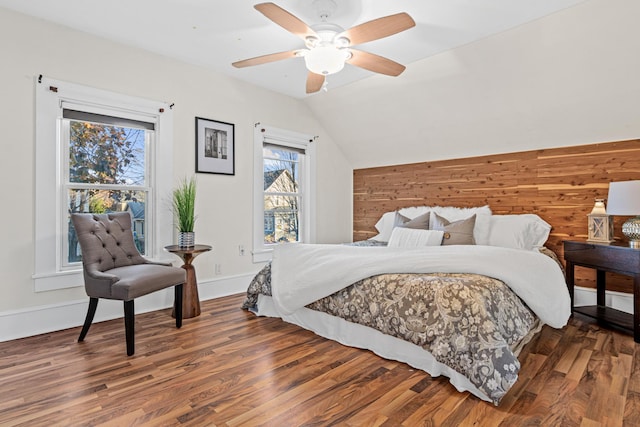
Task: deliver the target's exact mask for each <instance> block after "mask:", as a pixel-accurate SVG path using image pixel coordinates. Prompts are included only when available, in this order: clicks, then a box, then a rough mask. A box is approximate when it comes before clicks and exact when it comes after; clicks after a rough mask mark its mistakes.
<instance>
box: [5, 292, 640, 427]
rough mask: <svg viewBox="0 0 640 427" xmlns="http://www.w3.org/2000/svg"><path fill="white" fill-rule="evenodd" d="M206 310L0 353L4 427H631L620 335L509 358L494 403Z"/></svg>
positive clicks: (225, 303) (576, 323) (578, 338)
mask: <svg viewBox="0 0 640 427" xmlns="http://www.w3.org/2000/svg"><path fill="white" fill-rule="evenodd" d="M242 300H243V296H242V295H234V296H230V297H225V298H221V299H217V300H211V301H204V302H203V303H202V314H201V315H200V316H199V317H197V318H194V319H187V320H185V321H184V325H183V327H182V329H180V330H176V329H175V328H174V321H173V319H172V318H171V317H170V310H163V311H158V312H154V313H146V314H140V315H137V316H136V354H135V355H134V356H132V357H127V356H126V353H125V340H124V325H123V322H122V319H119V320H113V321H108V322H103V323H97V324H94V325H93V326H92V327H91V330H90V331H89V334H88V335H87V338H86V340H85V342H83V343H77V342H76V339H77V336H78V333H79V330H80V328H74V329H69V330H65V331H60V332H54V333H50V334H45V335H40V336H36V337H30V338H25V339H21V340H15V341H10V342H4V343H0V425H1V426H52V425H64V426H85V425H91V426H97V425H109V426H132V425H149V426H156V425H157V426H171V425H190V426H191V425H193V426H205V425H206V426H240V425H247V426H258V425H265V426H302V425H305V426H311V425H316V426H318V425H344V426H362V425H364V426H420V425H427V426H438V425H442V426H497V425H502V426H585V427H591V426H621V425H624V426H638V425H640V363H639V362H640V359H639V356H638V346H637V345H636V344H635V343H634V342H633V339H632V338H631V336H628V335H623V334H619V333H617V332H613V331H610V330H606V329H601V328H599V327H598V326H597V325H595V324H593V323H590V322H589V321H588V320H587V319H586V318H582V317H579V318H573V319H572V320H571V322H570V324H569V325H568V326H567V327H565V328H564V329H563V330H555V329H552V328H549V327H545V328H544V329H543V330H542V332H541V333H540V334H538V336H537V337H536V338H534V340H533V341H532V342H531V343H529V344H528V345H527V347H525V349H524V350H523V352H522V353H521V355H520V360H521V361H522V369H521V371H520V378H519V380H518V382H517V383H516V385H515V386H514V388H512V389H511V391H510V392H509V394H508V395H507V396H506V397H505V398H504V400H503V401H502V404H501V405H500V406H499V407H495V406H493V405H491V404H488V403H486V402H483V401H480V400H478V399H477V398H475V397H473V396H471V395H470V394H469V393H458V392H457V391H456V390H455V389H454V388H453V387H452V386H451V385H450V384H449V383H448V382H447V380H446V379H445V378H443V377H439V378H431V377H430V376H429V375H427V374H425V373H423V372H421V371H418V370H415V369H412V368H410V367H409V366H407V365H405V364H402V363H398V362H393V361H388V360H384V359H382V358H380V357H378V356H376V355H374V354H373V353H370V352H368V351H363V350H357V349H351V348H348V347H344V346H342V345H340V344H338V343H336V342H332V341H328V340H325V339H323V338H320V337H318V336H316V335H314V334H313V333H311V332H308V331H305V330H302V329H300V328H299V327H297V326H294V325H290V324H287V323H284V322H282V321H280V320H279V319H270V318H258V317H255V316H254V315H253V314H251V313H247V312H246V311H244V310H241V309H240V308H239V307H240V304H241V302H242Z"/></svg>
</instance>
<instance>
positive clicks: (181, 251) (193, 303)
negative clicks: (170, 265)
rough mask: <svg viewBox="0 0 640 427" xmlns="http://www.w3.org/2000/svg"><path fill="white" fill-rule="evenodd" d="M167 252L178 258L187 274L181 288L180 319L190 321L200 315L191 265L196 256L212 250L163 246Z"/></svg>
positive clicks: (193, 270) (207, 248)
mask: <svg viewBox="0 0 640 427" xmlns="http://www.w3.org/2000/svg"><path fill="white" fill-rule="evenodd" d="M164 249H165V250H166V251H167V252H171V253H172V254H175V255H177V256H179V257H180V258H181V259H182V261H183V263H184V264H183V265H182V268H184V269H185V271H186V272H187V281H186V282H185V283H184V286H182V318H183V319H190V318H192V317H196V316H199V315H200V297H199V296H198V282H197V280H196V269H195V267H194V266H193V265H192V264H191V263H192V262H193V259H194V258H195V257H197V256H198V255H200V254H202V253H204V252H208V251H210V250H211V249H213V248H212V247H211V246H209V245H194V246H189V247H183V246H179V245H169V246H165V247H164ZM171 316H173V317H176V314H175V309H174V311H173V312H171Z"/></svg>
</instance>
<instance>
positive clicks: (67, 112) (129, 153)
mask: <svg viewBox="0 0 640 427" xmlns="http://www.w3.org/2000/svg"><path fill="white" fill-rule="evenodd" d="M62 117H63V118H62V123H61V124H62V125H61V127H60V128H61V131H62V133H61V135H60V138H61V140H62V146H63V147H62V148H63V156H62V163H63V167H62V171H63V177H62V178H63V179H62V182H64V185H63V189H62V193H63V194H62V199H63V206H64V207H65V209H66V211H67V213H68V214H72V213H76V212H91V213H106V212H118V211H128V212H129V213H130V214H131V217H132V220H133V235H134V240H135V243H136V246H137V248H138V250H139V251H140V252H141V253H142V254H145V253H147V252H148V250H147V248H146V246H147V244H148V242H149V241H148V239H146V236H145V234H144V230H145V220H146V218H148V217H149V215H148V214H147V209H146V207H147V205H148V203H147V201H148V200H150V192H151V188H150V186H149V181H150V180H149V175H150V171H149V168H148V166H149V162H148V161H147V160H146V159H147V155H148V153H149V151H150V150H151V149H152V147H153V146H154V145H155V144H154V137H155V132H154V129H155V126H154V124H153V123H148V122H141V121H135V120H131V119H124V118H122V117H118V118H116V117H113V116H107V115H103V114H91V113H85V112H82V111H77V110H72V109H68V108H64V103H63V110H62ZM62 225H63V229H62V236H68V237H67V239H63V254H66V255H64V256H63V258H62V259H63V262H62V267H69V266H74V264H75V263H78V262H80V261H81V260H82V258H81V257H82V254H81V253H80V248H79V245H78V239H77V236H76V233H75V230H74V229H73V225H72V224H71V221H70V216H68V218H67V220H66V221H63V224H62Z"/></svg>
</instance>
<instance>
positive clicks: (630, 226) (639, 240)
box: [622, 216, 640, 249]
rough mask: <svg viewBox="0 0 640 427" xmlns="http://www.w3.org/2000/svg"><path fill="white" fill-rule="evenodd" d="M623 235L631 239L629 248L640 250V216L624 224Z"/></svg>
mask: <svg viewBox="0 0 640 427" xmlns="http://www.w3.org/2000/svg"><path fill="white" fill-rule="evenodd" d="M622 234H624V235H625V236H626V237H627V239H629V246H630V247H632V248H637V249H640V216H637V217H635V218H630V219H628V220H626V221H625V223H624V224H622Z"/></svg>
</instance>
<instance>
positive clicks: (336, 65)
mask: <svg viewBox="0 0 640 427" xmlns="http://www.w3.org/2000/svg"><path fill="white" fill-rule="evenodd" d="M346 53H347V54H348V52H346ZM347 56H348V55H345V51H344V50H342V49H338V48H336V47H335V46H318V47H316V48H314V49H311V50H310V51H309V52H307V54H306V55H305V56H304V62H305V64H306V66H307V69H308V70H309V71H311V72H312V73H315V74H321V75H324V76H327V75H329V74H335V73H337V72H338V71H340V70H342V69H343V68H344V61H345V60H346V59H348V58H347Z"/></svg>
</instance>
